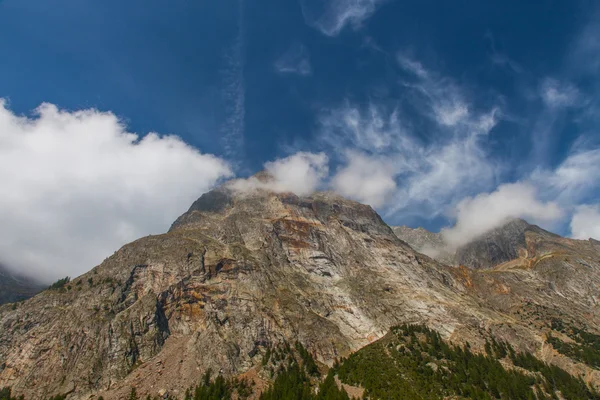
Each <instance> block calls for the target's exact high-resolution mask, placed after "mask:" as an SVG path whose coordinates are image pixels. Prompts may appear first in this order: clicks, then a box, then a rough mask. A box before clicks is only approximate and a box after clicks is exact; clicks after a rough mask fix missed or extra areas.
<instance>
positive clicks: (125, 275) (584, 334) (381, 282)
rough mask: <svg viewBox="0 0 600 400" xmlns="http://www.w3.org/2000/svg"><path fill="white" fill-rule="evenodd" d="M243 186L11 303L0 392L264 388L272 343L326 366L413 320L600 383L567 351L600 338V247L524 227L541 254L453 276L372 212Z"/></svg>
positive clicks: (327, 198)
mask: <svg viewBox="0 0 600 400" xmlns="http://www.w3.org/2000/svg"><path fill="white" fill-rule="evenodd" d="M235 187H236V186H235V185H233V184H230V183H226V184H225V185H223V186H221V187H219V188H217V189H215V190H213V191H211V192H208V193H206V194H204V195H203V196H202V197H200V198H199V199H198V200H197V201H196V202H195V203H194V204H193V205H192V207H190V209H189V210H188V212H186V213H184V214H183V215H182V216H181V217H179V218H178V219H177V220H176V221H175V222H174V223H173V225H172V227H171V229H170V230H169V232H167V233H165V234H162V235H155V236H147V237H144V238H141V239H139V240H137V241H135V242H132V243H130V244H127V245H125V246H123V247H122V248H121V249H120V250H119V251H117V252H116V253H115V254H113V255H112V256H110V257H109V258H107V259H106V260H105V261H104V262H103V263H102V264H100V265H99V266H97V267H95V268H94V269H92V270H91V271H90V272H88V273H86V274H84V275H82V276H80V277H78V278H75V279H73V280H72V281H71V282H64V286H63V287H55V288H54V289H52V290H46V291H44V292H42V293H40V294H39V295H37V296H35V297H33V298H31V299H29V300H27V301H25V302H23V303H22V304H21V305H19V307H18V308H17V309H13V308H12V307H10V306H8V305H5V306H2V307H0V326H2V329H1V330H0V387H3V386H10V387H12V389H13V392H14V393H16V394H23V395H25V396H26V398H28V399H29V398H43V397H45V396H49V395H58V394H67V395H68V398H70V399H71V398H72V399H88V398H90V396H100V395H101V396H103V398H104V399H118V398H125V397H127V396H128V395H129V392H130V391H131V387H132V386H135V387H136V388H137V392H138V394H139V395H140V396H142V397H145V396H146V395H157V394H161V395H163V394H165V393H169V394H171V395H175V396H179V397H183V391H184V390H185V388H188V387H191V386H192V385H195V384H197V383H198V382H199V380H200V378H201V377H202V376H203V374H204V373H205V372H206V371H207V370H209V369H210V370H212V371H215V372H216V373H219V374H222V375H224V376H242V377H252V379H253V381H254V382H256V383H257V387H260V386H261V385H262V387H266V385H268V384H269V382H272V379H273V376H272V375H270V374H269V373H267V370H266V369H265V367H264V366H263V362H264V360H265V359H267V360H268V359H269V357H268V356H267V355H268V354H271V353H270V352H271V349H286V348H289V344H290V343H292V344H293V343H295V342H298V344H299V346H300V347H298V348H300V349H303V348H305V349H306V350H305V351H304V352H302V351H298V354H301V355H303V359H308V358H307V357H308V356H307V355H310V356H311V357H314V359H315V360H316V361H315V362H316V363H317V365H318V366H319V368H321V369H322V370H325V369H326V368H327V366H332V365H334V363H335V360H336V359H340V358H341V357H348V356H350V355H351V354H353V352H356V351H358V350H359V349H362V348H364V347H365V346H367V345H369V344H371V343H374V342H376V341H377V340H379V339H381V338H384V337H385V335H386V334H387V333H388V332H389V330H390V328H391V327H393V326H396V325H399V324H404V323H412V324H422V325H425V326H427V327H428V329H433V330H434V331H435V332H437V333H438V334H439V335H440V338H441V339H440V340H443V341H444V342H448V343H454V344H456V345H461V346H465V345H466V344H467V342H468V343H469V348H470V349H472V351H484V348H485V345H486V342H487V341H488V340H492V339H493V340H494V341H497V342H498V343H504V342H509V343H511V345H512V346H513V347H514V349H515V351H522V352H525V353H527V354H529V353H532V354H534V355H535V356H537V357H538V358H539V359H540V360H543V361H544V362H549V363H551V364H553V365H556V366H559V367H561V368H563V369H564V370H566V371H568V372H569V373H571V374H574V375H575V376H581V377H582V378H583V379H584V380H585V381H586V382H590V383H591V384H594V385H598V384H600V371H598V370H597V369H596V368H595V367H594V364H593V361H590V360H589V359H587V358H585V359H584V358H582V357H581V356H579V355H578V353H576V352H575V351H572V349H571V350H569V347H568V346H569V345H571V344H573V343H579V342H578V340H583V341H584V342H585V343H583V344H581V346H584V345H585V346H588V347H590V348H593V345H591V344H589V343H588V342H589V340H592V339H589V338H595V337H596V336H594V335H598V334H600V331H599V329H598V328H599V327H600V314H599V312H598V308H597V305H596V302H597V299H598V298H600V297H599V296H600V293H599V288H600V257H599V255H600V247H599V246H598V245H597V244H595V243H592V242H588V241H574V240H569V239H564V238H560V237H557V236H552V235H550V236H549V235H541V234H539V233H537V232H533V233H531V234H530V233H529V231H528V232H527V233H526V238H527V240H528V245H529V246H530V247H531V249H532V250H534V251H532V252H531V253H528V254H527V255H526V257H524V258H522V259H520V260H521V261H518V262H516V263H514V264H511V265H510V266H505V267H503V268H499V269H497V270H493V271H492V270H489V269H488V270H485V269H482V270H478V269H469V268H465V267H460V268H459V267H451V266H447V265H444V264H441V263H439V262H437V261H435V260H433V259H431V258H429V257H428V256H426V255H423V254H420V253H417V252H416V251H415V250H413V249H412V248H411V247H410V246H408V245H407V244H406V243H405V242H404V241H402V240H400V239H399V238H398V237H397V236H396V235H395V234H394V232H393V231H392V229H391V228H390V227H389V226H387V225H386V224H385V223H384V222H383V221H382V219H381V218H380V217H379V215H378V214H377V213H376V212H375V211H374V210H373V209H372V208H371V207H369V206H365V205H362V204H359V203H356V202H353V201H350V200H347V199H344V198H342V197H340V196H338V195H336V194H333V193H329V192H321V193H315V194H313V195H311V196H306V197H298V196H296V195H293V194H289V193H284V194H278V193H273V192H270V191H266V190H254V191H248V192H239V191H236V189H235ZM557 321H559V322H560V323H561V324H562V325H561V326H558V325H557ZM561 329H562V330H561ZM550 332H551V333H552V335H556V340H554V336H552V339H550V337H549V336H548V334H549V333H550ZM573 332H575V333H573ZM569 335H570V336H569ZM599 337H600V336H599ZM581 338H585V339H581ZM588 339H589V340H588ZM436 340H437V339H436ZM550 340H553V343H554V344H549V343H550ZM586 340H587V341H586ZM561 343H562V344H561ZM555 346H556V347H555ZM558 348H560V349H561V351H558V350H557V349H558ZM586 349H587V347H586ZM274 351H275V350H274ZM281 351H283V350H281ZM276 354H278V356H277V359H278V360H282V359H285V356H284V355H281V353H280V352H279V351H277V352H276ZM591 354H592V355H593V354H595V353H593V351H592V353H591ZM507 362H509V361H507ZM303 363H304V362H303ZM268 365H270V364H268ZM290 365H292V364H290ZM290 368H291V367H290ZM273 370H274V371H278V370H280V369H279V367H277V368H275V369H272V371H273Z"/></svg>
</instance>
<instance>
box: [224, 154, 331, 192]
mask: <svg viewBox="0 0 600 400" xmlns="http://www.w3.org/2000/svg"><path fill="white" fill-rule="evenodd" d="M328 161H329V160H328V158H327V156H326V155H325V154H324V153H316V154H315V153H306V152H298V153H296V154H293V155H291V156H289V157H286V158H282V159H278V160H275V161H270V162H267V163H266V164H265V171H266V172H267V173H268V176H267V177H264V176H262V177H256V176H252V177H250V178H248V179H238V180H236V181H234V182H232V187H233V188H234V189H236V190H239V191H249V190H256V189H263V190H271V191H273V192H277V193H282V192H292V193H295V194H297V195H299V196H306V195H309V194H311V193H313V192H314V191H315V190H317V188H319V187H320V186H321V185H322V184H323V180H324V179H326V178H327V175H328V173H329V167H328Z"/></svg>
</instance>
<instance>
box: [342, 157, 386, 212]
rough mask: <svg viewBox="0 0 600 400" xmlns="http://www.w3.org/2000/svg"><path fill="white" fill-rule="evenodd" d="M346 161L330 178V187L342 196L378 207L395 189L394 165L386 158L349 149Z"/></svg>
mask: <svg viewBox="0 0 600 400" xmlns="http://www.w3.org/2000/svg"><path fill="white" fill-rule="evenodd" d="M346 158H347V163H346V165H345V166H344V167H342V168H341V169H340V170H339V171H337V173H336V174H335V176H334V177H333V179H332V187H333V188H334V189H335V190H336V191H337V192H338V193H340V194H341V195H342V196H346V197H349V198H352V199H355V200H357V201H359V202H361V203H365V204H369V205H371V206H373V207H379V206H381V205H383V204H385V202H386V200H387V199H388V198H389V197H390V196H391V195H392V194H393V193H394V191H395V190H396V181H395V180H394V177H395V173H396V172H395V169H394V165H393V164H392V163H391V162H390V161H388V160H382V159H379V158H373V157H368V156H366V155H364V154H361V153H357V152H353V151H350V152H348V154H347V155H346Z"/></svg>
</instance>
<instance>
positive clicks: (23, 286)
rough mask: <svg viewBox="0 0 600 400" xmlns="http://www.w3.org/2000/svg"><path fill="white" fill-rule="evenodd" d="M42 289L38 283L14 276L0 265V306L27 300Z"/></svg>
mask: <svg viewBox="0 0 600 400" xmlns="http://www.w3.org/2000/svg"><path fill="white" fill-rule="evenodd" d="M43 289H44V286H43V285H42V284H40V283H39V282H36V281H35V280H33V279H31V278H27V277H25V276H20V275H18V274H15V273H13V272H11V271H9V270H8V269H7V268H6V267H4V266H2V265H1V264H0V304H4V303H13V302H16V301H22V300H25V299H28V298H30V297H32V296H34V295H36V294H37V293H39V292H41V291H42V290H43Z"/></svg>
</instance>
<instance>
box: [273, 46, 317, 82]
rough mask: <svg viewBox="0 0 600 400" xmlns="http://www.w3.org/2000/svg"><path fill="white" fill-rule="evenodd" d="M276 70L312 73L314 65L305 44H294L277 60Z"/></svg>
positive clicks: (291, 72)
mask: <svg viewBox="0 0 600 400" xmlns="http://www.w3.org/2000/svg"><path fill="white" fill-rule="evenodd" d="M275 70H276V71H277V72H279V73H281V74H297V75H301V76H308V75H310V74H311V73H312V67H311V65H310V55H309V53H308V49H307V48H306V47H305V46H304V45H303V44H300V43H295V44H293V45H292V46H291V47H290V48H289V49H288V50H287V51H286V52H285V53H283V54H282V55H281V57H279V58H278V59H277V61H275Z"/></svg>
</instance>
